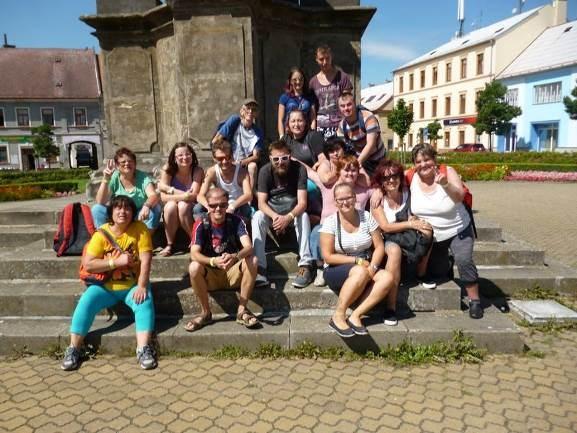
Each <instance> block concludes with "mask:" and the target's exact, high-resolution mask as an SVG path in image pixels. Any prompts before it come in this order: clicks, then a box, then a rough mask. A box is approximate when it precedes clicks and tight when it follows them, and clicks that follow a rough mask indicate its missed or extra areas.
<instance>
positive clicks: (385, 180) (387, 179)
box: [383, 174, 400, 183]
mask: <svg viewBox="0 0 577 433" xmlns="http://www.w3.org/2000/svg"><path fill="white" fill-rule="evenodd" d="M399 178H400V176H399V175H398V174H391V175H389V176H385V177H383V183H384V182H390V181H391V180H396V179H399Z"/></svg>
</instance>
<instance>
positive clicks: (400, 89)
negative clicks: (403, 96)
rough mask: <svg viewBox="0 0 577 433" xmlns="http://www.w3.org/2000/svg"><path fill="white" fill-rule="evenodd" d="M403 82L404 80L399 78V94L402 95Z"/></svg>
mask: <svg viewBox="0 0 577 433" xmlns="http://www.w3.org/2000/svg"><path fill="white" fill-rule="evenodd" d="M404 81H405V80H404V79H403V77H399V93H403V92H404V89H403V87H405V86H404V84H405V83H404Z"/></svg>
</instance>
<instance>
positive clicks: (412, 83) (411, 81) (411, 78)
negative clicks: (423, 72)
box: [409, 74, 415, 90]
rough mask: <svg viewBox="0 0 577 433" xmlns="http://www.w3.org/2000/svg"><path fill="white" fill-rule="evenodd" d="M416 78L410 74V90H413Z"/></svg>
mask: <svg viewBox="0 0 577 433" xmlns="http://www.w3.org/2000/svg"><path fill="white" fill-rule="evenodd" d="M414 81H415V77H414V75H413V74H409V90H413V87H414Z"/></svg>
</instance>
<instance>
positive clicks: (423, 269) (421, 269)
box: [417, 232, 433, 277]
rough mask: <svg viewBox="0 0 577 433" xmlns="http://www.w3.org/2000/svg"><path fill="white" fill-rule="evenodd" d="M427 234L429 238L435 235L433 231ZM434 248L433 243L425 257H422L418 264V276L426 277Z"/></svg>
mask: <svg viewBox="0 0 577 433" xmlns="http://www.w3.org/2000/svg"><path fill="white" fill-rule="evenodd" d="M425 236H426V237H427V238H430V237H432V236H433V232H427V234H425ZM432 250H433V244H431V247H430V248H429V251H427V254H426V255H425V256H424V257H423V258H421V260H419V263H418V264H417V277H424V276H425V275H426V274H427V266H428V265H429V257H430V256H431V251H432Z"/></svg>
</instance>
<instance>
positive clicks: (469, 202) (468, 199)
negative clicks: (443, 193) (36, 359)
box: [405, 164, 477, 238]
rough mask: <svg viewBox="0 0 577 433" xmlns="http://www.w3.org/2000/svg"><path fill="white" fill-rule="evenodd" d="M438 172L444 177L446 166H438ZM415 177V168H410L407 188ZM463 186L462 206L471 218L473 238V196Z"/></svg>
mask: <svg viewBox="0 0 577 433" xmlns="http://www.w3.org/2000/svg"><path fill="white" fill-rule="evenodd" d="M439 171H440V172H441V173H443V174H444V175H445V176H446V175H447V166H446V165H445V164H441V165H439ZM414 175H415V168H414V167H411V168H409V169H408V170H407V171H406V172H405V181H406V182H407V185H408V186H409V188H410V187H411V182H412V181H413V176H414ZM461 183H462V184H463V191H464V192H465V195H464V197H463V205H464V206H465V209H466V210H467V213H468V214H469V217H470V218H471V225H472V226H473V232H474V233H475V238H476V237H477V227H475V219H474V218H473V194H471V190H470V189H469V188H468V187H467V185H466V184H465V182H461Z"/></svg>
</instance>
